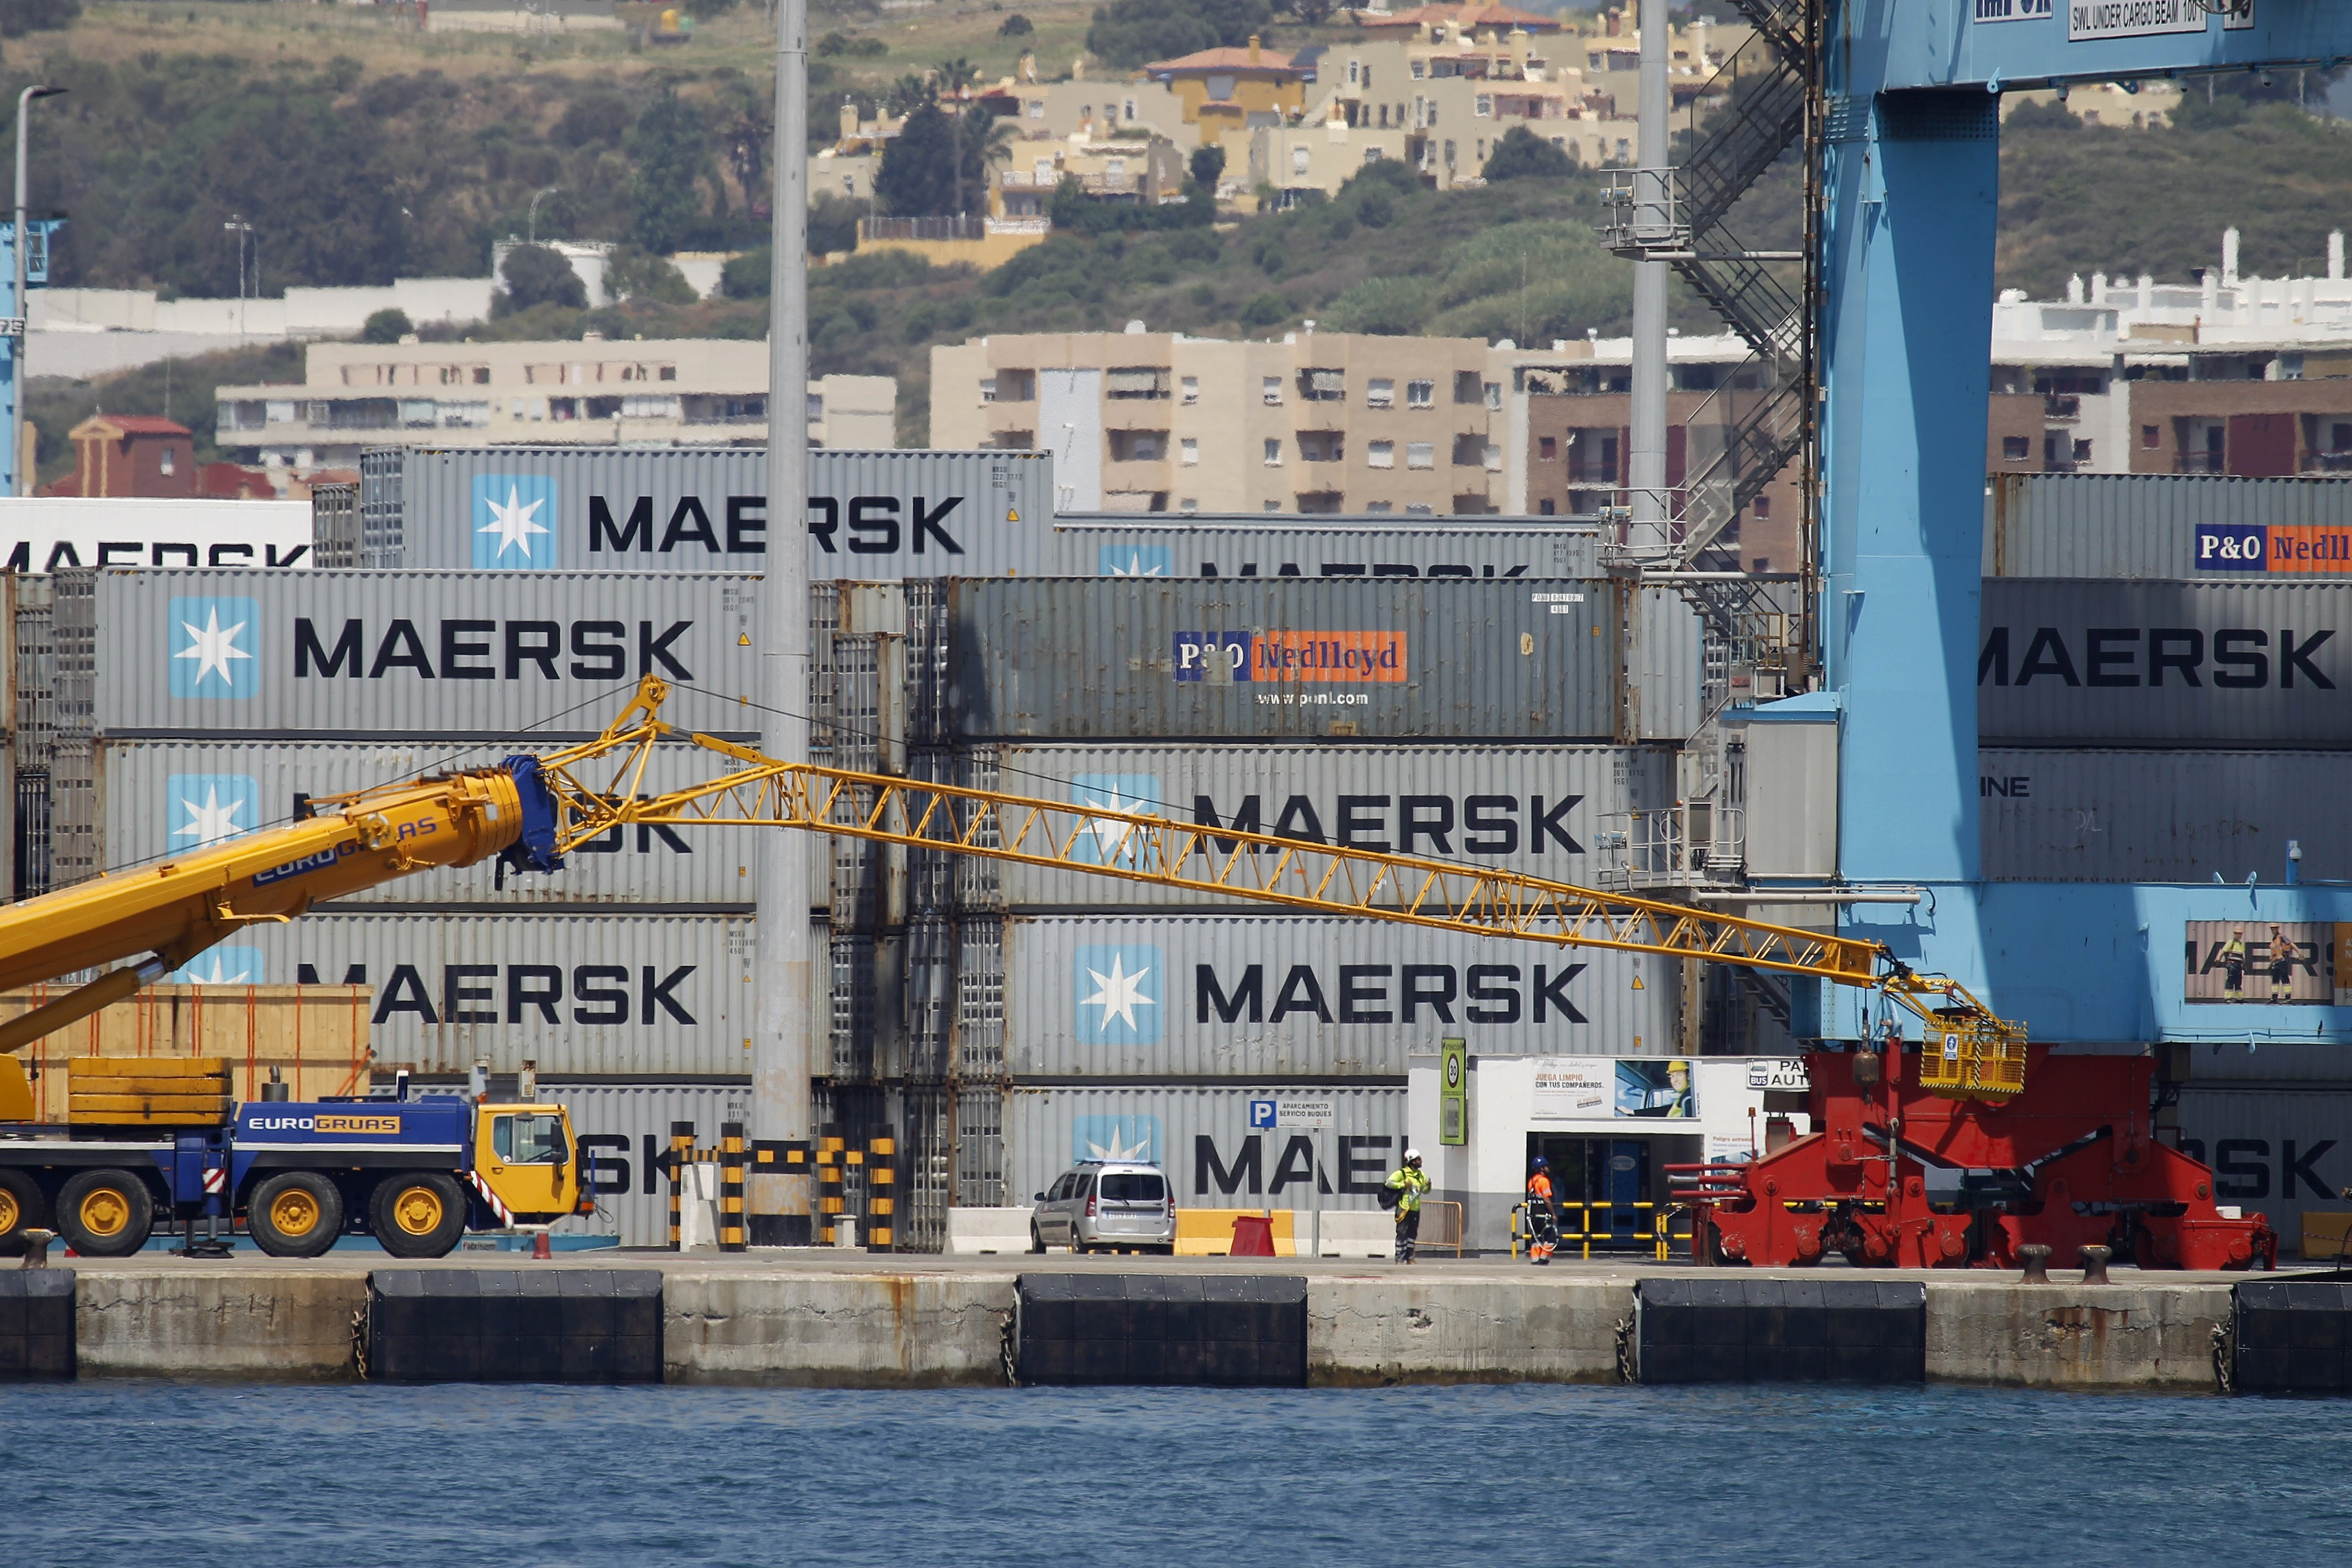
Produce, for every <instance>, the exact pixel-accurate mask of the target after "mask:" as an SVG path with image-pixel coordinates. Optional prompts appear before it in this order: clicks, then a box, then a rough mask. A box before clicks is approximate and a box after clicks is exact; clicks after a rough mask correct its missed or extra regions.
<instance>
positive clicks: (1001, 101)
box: [973, 55, 1201, 152]
mask: <svg viewBox="0 0 2352 1568" xmlns="http://www.w3.org/2000/svg"><path fill="white" fill-rule="evenodd" d="M973 96H974V97H975V98H977V99H978V100H979V101H980V102H982V103H983V104H985V105H987V106H988V108H989V109H990V110H992V111H994V112H995V114H996V115H997V116H998V117H999V118H1000V119H1004V120H1010V121H1013V124H1014V126H1015V127H1016V128H1017V129H1018V131H1019V132H1020V134H1021V136H1022V137H1023V138H1024V139H1025V140H1029V141H1055V142H1058V141H1066V140H1068V139H1069V138H1070V137H1073V136H1081V135H1082V136H1084V137H1085V138H1086V139H1087V141H1089V142H1094V141H1101V140H1108V138H1110V137H1111V136H1112V135H1114V134H1115V133H1118V132H1128V133H1134V134H1140V133H1143V132H1156V133H1157V134H1159V135H1160V136H1163V137H1165V138H1167V139H1168V140H1169V141H1171V142H1174V143H1175V144H1176V145H1177V146H1179V147H1181V148H1182V149H1184V150H1185V151H1187V152H1190V151H1191V150H1192V148H1194V147H1197V146H1199V145H1200V143H1201V127H1200V125H1199V123H1198V122H1197V121H1194V120H1192V119H1191V118H1189V117H1188V116H1187V115H1186V114H1185V112H1184V107H1185V106H1184V100H1182V99H1181V98H1179V97H1177V95H1176V94H1175V92H1174V91H1172V90H1171V89H1170V88H1169V86H1168V84H1167V83H1166V82H1165V81H1159V80H1154V79H1150V78H1146V79H1142V80H1129V81H1097V80H1093V79H1088V78H1087V77H1084V76H1076V77H1073V78H1071V79H1069V80H1067V81H1039V80H1038V79H1037V73H1036V57H1035V56H1034V55H1024V56H1022V57H1021V68H1020V70H1019V71H1018V72H1017V73H1015V75H1013V77H1011V78H1008V79H1005V80H1003V81H1000V82H998V83H996V84H995V85H994V86H993V87H986V88H981V89H975V91H974V94H973Z"/></svg>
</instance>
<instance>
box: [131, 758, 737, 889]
mask: <svg viewBox="0 0 2352 1568" xmlns="http://www.w3.org/2000/svg"><path fill="white" fill-rule="evenodd" d="M98 755H99V764H98V767H97V769H96V774H97V790H98V795H97V817H98V820H99V821H100V823H101V824H102V825H103V831H102V836H101V837H100V842H99V844H98V846H97V856H98V862H97V864H96V865H95V866H94V867H92V868H91V870H92V872H93V873H94V872H99V871H121V870H125V869H128V868H131V867H135V866H142V865H147V864H150V863H152V862H155V861H159V860H162V859H163V858H167V857H169V856H173V855H182V854H185V853H187V852H188V851H190V850H192V849H198V848H203V847H206V846H208V845H211V844H215V843H220V842H222V841H224V840H225V839H227V838H232V837H238V836H239V835H242V834H245V833H249V832H252V831H253V830H254V829H256V828H258V827H268V826H277V825H279V824H283V823H286V822H289V821H291V820H292V819H293V812H294V805H295V802H296V801H297V800H298V799H300V798H302V797H305V796H319V795H340V794H343V793H347V792H349V791H352V790H358V789H364V788H367V787H370V786H372V785H377V784H400V783H404V782H406V781H408V780H411V779H416V778H421V777H424V776H425V775H426V774H428V773H436V772H441V771H445V770H447V769H450V768H458V767H485V766H490V765H493V764H496V763H499V762H501V761H503V760H504V757H505V752H504V750H503V749H502V748H484V747H474V748H471V749H463V748H452V747H449V746H445V745H436V744H432V743H428V742H378V743H369V742H349V741H313V742H301V741H297V742H278V743H275V744H257V743H249V742H196V741H114V742H100V751H99V753H98ZM732 771H733V767H732V764H730V761H729V759H727V758H725V757H721V756H719V755H718V754H716V753H715V752H705V751H701V750H698V749H690V748H688V747H683V746H666V747H663V748H661V749H660V750H659V751H657V752H655V753H654V755H653V757H652V758H651V759H650V760H649V762H648V764H647V766H646V775H645V784H644V787H645V790H646V793H648V794H660V793H666V792H667V791H669V790H673V789H678V788H681V787H683V786H685V785H687V784H691V783H697V782H699V781H702V780H705V779H710V778H716V777H719V776H721V775H723V774H725V773H730V772H732ZM593 776H594V778H595V782H596V783H597V784H599V785H601V784H603V783H604V781H605V779H606V778H608V777H609V776H610V770H609V769H608V770H606V772H605V773H601V774H595V775H593ZM761 837H763V835H762V832H761V830H757V829H752V828H740V827H715V826H703V827H676V828H662V829H656V828H651V827H644V828H638V827H631V828H616V829H614V831H612V832H611V833H608V834H606V835H605V836H604V837H602V838H599V839H593V840H591V841H590V843H589V844H588V845H587V846H586V847H583V849H577V850H574V851H572V854H571V855H569V856H568V857H566V864H565V866H564V868H563V869H562V870H561V871H558V872H556V873H554V874H552V875H549V876H535V875H533V876H524V875H512V874H510V875H509V876H508V877H507V879H506V886H505V888H504V889H499V888H498V887H497V886H496V885H495V884H496V878H495V877H494V876H493V871H494V868H492V867H490V866H488V865H480V866H470V867H466V868H457V869H442V870H435V871H425V872H421V873H419V874H417V875H415V876H413V877H404V878H401V879H397V880H394V881H390V882H384V883H381V884H379V885H378V886H376V887H374V888H372V889H368V890H367V891H366V892H364V893H362V894H360V895H359V896H357V897H355V898H352V899H350V900H345V903H346V904H394V905H407V906H410V907H413V908H425V909H438V908H444V907H453V906H459V905H475V906H486V907H489V908H497V909H518V908H527V907H531V906H564V905H571V906H589V907H593V906H599V905H614V904H625V905H638V906H643V905H657V906H663V907H667V908H669V909H672V910H679V911H691V910H704V911H708V910H748V909H749V908H750V907H751V904H752V902H753V901H754V894H753V891H752V889H754V887H755V886H756V885H757V868H758V865H759V861H758V855H759V845H760V841H761Z"/></svg>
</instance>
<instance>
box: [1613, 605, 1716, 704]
mask: <svg viewBox="0 0 2352 1568" xmlns="http://www.w3.org/2000/svg"><path fill="white" fill-rule="evenodd" d="M1626 619H1627V625H1628V627H1629V630H1630V633H1631V635H1630V636H1629V637H1627V639H1626V648H1625V685H1626V697H1625V700H1626V701H1627V702H1628V703H1629V704H1630V705H1631V707H1632V709H1633V714H1632V721H1631V722H1630V723H1628V724H1627V725H1626V727H1625V732H1626V737H1627V738H1628V739H1630V740H1636V741H1682V740H1686V739H1688V738H1689V737H1690V736H1692V735H1694V734H1696V733H1697V731H1698V727H1699V721H1700V720H1701V719H1702V718H1704V717H1705V711H1706V710H1705V707H1704V704H1703V703H1702V701H1701V698H1700V692H1699V683H1700V680H1701V679H1702V678H1703V677H1704V676H1705V673H1706V649H1705V642H1704V639H1703V637H1702V635H1701V627H1700V625H1699V618H1698V611H1697V610H1696V608H1695V607H1694V606H1693V605H1692V604H1691V602H1690V601H1689V600H1688V599H1685V598H1684V597H1683V596H1682V595H1680V594H1678V593H1676V592H1675V590H1673V589H1672V588H1643V589H1642V590H1640V592H1639V593H1638V595H1636V596H1635V602H1634V606H1633V613H1632V614H1631V615H1630V616H1627V618H1626Z"/></svg>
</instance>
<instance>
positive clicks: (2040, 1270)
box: [2017, 1241, 2050, 1285]
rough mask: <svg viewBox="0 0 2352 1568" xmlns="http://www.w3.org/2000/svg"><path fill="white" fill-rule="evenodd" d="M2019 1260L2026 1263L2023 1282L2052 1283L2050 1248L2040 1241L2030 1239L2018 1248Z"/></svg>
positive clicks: (2034, 1283) (2029, 1283)
mask: <svg viewBox="0 0 2352 1568" xmlns="http://www.w3.org/2000/svg"><path fill="white" fill-rule="evenodd" d="M2017 1256H2018V1259H2019V1261H2021V1262H2022V1263H2023V1264H2024V1265H2025V1273H2024V1275H2023V1276H2022V1282H2023V1283H2025V1284H2028V1285H2047V1284H2049V1283H2050V1249H2049V1248H2048V1247H2044V1246H2042V1244H2041V1243H2040V1242H2038V1241H2029V1242H2027V1243H2026V1244H2025V1245H2024V1246H2023V1247H2019V1248H2018V1249H2017Z"/></svg>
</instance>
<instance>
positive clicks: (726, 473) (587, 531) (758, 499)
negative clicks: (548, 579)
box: [360, 447, 1054, 580]
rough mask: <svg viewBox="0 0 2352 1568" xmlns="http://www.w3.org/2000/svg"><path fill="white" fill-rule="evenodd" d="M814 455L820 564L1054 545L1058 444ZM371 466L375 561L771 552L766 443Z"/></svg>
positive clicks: (489, 450) (595, 565)
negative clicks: (1033, 448) (1043, 448)
mask: <svg viewBox="0 0 2352 1568" xmlns="http://www.w3.org/2000/svg"><path fill="white" fill-rule="evenodd" d="M809 463H810V496H809V536H810V537H809V574H810V576H811V577H812V578H815V579H823V578H829V577H850V578H865V579H869V580H880V579H895V578H899V577H949V576H972V575H978V576H986V575H992V574H996V573H1000V572H1010V571H1026V572H1034V571H1037V570H1039V569H1040V568H1041V565H1042V563H1043V562H1044V560H1045V559H1046V558H1047V557H1048V554H1049V552H1050V551H1051V548H1052V544H1051V541H1052V536H1053V493H1054V492H1053V459H1052V458H1051V457H1050V456H1048V455H1047V454H1045V453H1042V452H845V451H826V450H822V449H820V450H816V451H812V452H811V453H810V454H809ZM361 473H362V479H361V496H360V502H361V511H362V517H363V526H364V532H365V542H364V544H363V548H364V549H365V550H366V552H367V555H366V558H365V563H366V564H370V565H376V566H406V567H412V568H414V567H434V568H446V569H452V570H466V571H473V570H486V571H487V570H518V569H520V570H530V571H549V570H572V571H583V570H589V569H616V568H617V569H625V570H630V571H639V572H756V571H758V570H759V569H760V567H761V563H762V561H763V560H764V559H765V557H766V551H767V535H768V531H769V521H768V499H767V491H768V454H767V451H766V448H764V447H467V448H455V449H451V448H427V447H411V448H404V449H402V450H399V451H396V452H395V451H382V452H370V453H367V454H366V455H365V458H364V460H363V461H362V466H361ZM509 519H511V520H513V521H508V520H509ZM531 529H543V530H544V531H543V532H530V530H531ZM526 546H528V552H527V553H526V549H525V547H526Z"/></svg>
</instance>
